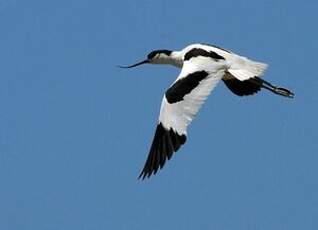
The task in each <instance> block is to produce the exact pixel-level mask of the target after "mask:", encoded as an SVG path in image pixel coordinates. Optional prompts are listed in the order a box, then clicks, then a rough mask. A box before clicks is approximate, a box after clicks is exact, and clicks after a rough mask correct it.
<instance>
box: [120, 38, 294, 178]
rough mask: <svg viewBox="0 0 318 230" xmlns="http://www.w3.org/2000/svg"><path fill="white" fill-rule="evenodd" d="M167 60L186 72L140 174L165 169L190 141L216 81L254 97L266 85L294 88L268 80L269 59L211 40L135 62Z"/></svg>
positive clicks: (173, 89) (278, 90) (282, 91)
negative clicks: (192, 125)
mask: <svg viewBox="0 0 318 230" xmlns="http://www.w3.org/2000/svg"><path fill="white" fill-rule="evenodd" d="M143 64H166V65H172V66H174V67H177V68H180V69H181V71H180V74H179V76H178V77H177V78H176V80H175V81H174V82H173V83H172V84H171V85H170V87H169V88H168V89H167V90H166V92H165V93H164V96H163V99H162V102H161V107H160V114H159V119H158V123H157V126H156V130H155V134H154V138H153V141H152V144H151V147H150V150H149V153H148V157H147V160H146V162H145V164H144V167H143V169H142V171H141V173H140V175H139V177H138V178H141V179H145V178H149V177H150V176H151V175H155V174H156V173H157V171H158V170H159V169H162V168H163V166H164V165H165V163H166V161H168V160H170V159H171V157H172V155H173V154H174V153H175V152H177V151H178V150H179V149H180V147H181V146H182V145H183V144H185V142H186V140H187V128H188V126H189V125H190V123H191V122H192V120H193V119H194V117H195V116H196V114H197V113H198V111H199V109H200V108H201V106H202V104H203V103H204V102H205V101H206V99H207V97H208V96H209V94H210V93H211V91H212V90H213V89H214V88H215V86H216V85H217V84H218V83H219V82H220V81H221V80H222V81H223V82H224V83H225V85H226V86H227V87H228V89H229V90H230V91H231V92H232V93H234V94H235V95H237V96H248V95H253V94H255V93H257V92H259V91H260V90H261V89H266V90H269V91H270V92H272V93H274V94H277V95H281V96H284V97H289V98H293V97H294V93H293V92H292V91H291V90H289V89H286V88H282V87H277V86H275V85H273V84H271V83H269V82H268V81H265V80H264V79H262V78H261V77H262V75H263V74H264V72H265V70H266V69H267V67H268V65H267V64H266V63H262V62H258V61H253V60H250V59H248V58H246V57H244V56H240V55H238V54H235V53H234V52H232V51H230V50H228V49H223V48H221V47H219V46H215V45H211V44H207V43H195V44H190V45H188V46H186V47H185V48H183V49H182V50H180V51H171V50H166V49H161V50H154V51H152V52H150V53H149V54H148V55H147V58H146V59H145V60H143V61H141V62H138V63H136V64H133V65H129V66H119V67H120V68H133V67H137V66H140V65H143Z"/></svg>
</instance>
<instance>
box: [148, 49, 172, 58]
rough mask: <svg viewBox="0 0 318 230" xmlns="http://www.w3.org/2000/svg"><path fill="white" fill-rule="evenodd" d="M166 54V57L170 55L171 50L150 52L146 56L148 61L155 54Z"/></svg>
mask: <svg viewBox="0 0 318 230" xmlns="http://www.w3.org/2000/svg"><path fill="white" fill-rule="evenodd" d="M162 53H163V54H166V55H168V56H169V55H170V54H171V53H172V51H171V50H154V51H152V52H150V53H149V54H148V56H147V58H148V60H150V59H153V58H154V57H155V56H156V55H157V54H162Z"/></svg>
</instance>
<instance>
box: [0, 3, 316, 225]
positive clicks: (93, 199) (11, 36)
mask: <svg viewBox="0 0 318 230" xmlns="http://www.w3.org/2000/svg"><path fill="white" fill-rule="evenodd" d="M317 10H318V3H317V1H314V0H308V1H305V2H302V3H300V2H299V1H287V0H286V1H276V0H268V1H251V0H245V1H243V0H241V1H216V2H215V1H208V0H206V1H195V2H194V1H168V0H164V1H150V0H140V1H120V0H118V1H88V0H76V1H75V0H73V1H71V0H63V1H62V0H56V1H40V0H38V1H37V0H30V1H21V0H2V1H0V28H1V33H0V39H1V40H0V41H1V42H0V51H1V52H0V61H1V68H0V74H1V77H0V104H1V109H0V127H1V128H0V182H1V189H0V229H6V230H20V229H30V230H37V229H39V230H43V229H52V230H53V229H54V230H56V229H59V230H64V229H67V230H72V229H74V230H75V229H76V230H78V229H89V230H94V229H98V230H99V229H123V230H125V229H129V230H134V229H136V230H142V229H152V230H156V229H226V230H231V229H244V230H246V229H260V230H261V229H288V230H293V229H295V230H296V229H306V230H310V229H317V228H318V180H317V175H318V167H317V165H318V142H317V141H318V133H317V128H318V127H317V116H318V95H317V92H318V78H317V73H316V70H315V67H316V66H317V64H318V62H317V55H316V53H317V52H316V51H317V48H318V45H317V40H318V36H317V29H315V28H316V27H317V25H316V22H317V19H318V18H317ZM193 42H208V43H212V44H216V45H219V46H222V47H225V48H228V49H231V50H233V51H234V52H237V53H239V54H241V55H244V56H248V57H250V58H252V59H254V60H259V61H264V62H267V63H268V64H269V69H268V71H267V73H266V76H265V78H266V80H268V81H270V82H272V83H274V84H277V85H280V86H283V87H287V88H290V89H292V90H293V91H294V92H295V95H296V96H295V98H294V99H288V98H283V97H278V96H276V95H273V94H271V93H269V92H265V91H262V92H261V93H259V94H258V95H256V96H253V97H244V98H240V97H237V96H235V95H233V94H232V93H231V92H230V91H229V90H227V89H226V87H225V86H224V84H220V85H218V87H217V88H216V89H215V91H213V92H212V94H211V96H210V98H209V100H208V101H207V103H206V104H205V105H204V107H203V108H202V110H201V111H200V113H199V114H198V116H197V118H196V119H195V121H194V122H193V123H192V125H191V127H190V128H189V136H188V141H187V144H186V145H184V146H183V148H182V149H180V151H179V152H178V153H177V154H176V155H175V156H174V157H173V159H172V160H171V161H169V162H168V164H166V166H165V167H164V170H162V171H160V173H159V174H157V175H156V176H155V177H152V178H151V179H149V180H145V181H139V180H137V176H138V174H139V172H140V170H141V169H142V166H143V164H144V161H145V159H146V156H147V154H148V149H149V146H150V143H151V141H152V138H153V134H154V128H155V126H156V122H157V117H158V112H159V107H160V102H161V98H162V95H163V92H164V91H165V90H166V89H167V87H168V86H169V85H170V84H171V83H172V82H173V81H174V79H175V77H176V76H177V75H178V70H177V69H174V68H172V67H169V66H143V67H140V68H136V69H132V70H123V69H119V68H117V67H116V66H117V65H119V64H123V65H124V64H131V63H134V62H135V61H139V60H142V59H143V58H144V57H145V55H146V54H147V53H148V52H149V51H151V50H153V49H162V48H165V49H172V50H178V49H181V48H183V47H184V46H186V45H188V44H190V43H193Z"/></svg>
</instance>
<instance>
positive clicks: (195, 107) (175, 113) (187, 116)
mask: <svg viewBox="0 0 318 230" xmlns="http://www.w3.org/2000/svg"><path fill="white" fill-rule="evenodd" d="M224 67H225V64H224V62H214V61H213V60H211V59H210V58H207V57H200V56H199V57H195V58H192V59H191V60H189V61H185V62H184V65H183V68H182V70H181V73H180V75H179V76H178V78H177V79H176V81H175V82H174V84H175V83H176V82H178V81H179V80H182V79H185V78H187V77H189V75H190V74H192V73H196V72H200V71H205V72H206V73H207V76H206V77H205V78H204V79H203V80H201V81H200V82H199V84H198V85H197V86H196V87H195V88H194V89H193V90H192V91H191V92H190V93H188V94H186V95H185V96H184V97H183V100H180V101H179V102H176V103H169V102H168V100H167V97H166V95H165V96H164V97H163V100H162V103H161V109H160V115H159V122H161V123H162V124H163V126H164V127H165V128H167V129H170V128H172V129H173V130H175V131H176V132H178V133H179V134H180V135H181V134H186V133H187V127H188V125H189V124H190V123H191V121H192V120H193V118H194V117H195V115H196V114H197V112H198V111H199V109H200V108H201V106H202V104H203V103H204V101H205V100H206V99H207V97H208V96H209V94H210V93H211V91H212V90H213V89H214V87H215V86H216V85H217V83H218V82H219V81H220V80H221V79H222V77H223V76H224V69H225V68H224ZM172 86H173V85H172Z"/></svg>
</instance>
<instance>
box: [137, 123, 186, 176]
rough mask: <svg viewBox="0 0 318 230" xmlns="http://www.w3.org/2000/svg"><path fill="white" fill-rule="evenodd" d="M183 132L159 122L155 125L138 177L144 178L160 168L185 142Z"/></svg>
mask: <svg viewBox="0 0 318 230" xmlns="http://www.w3.org/2000/svg"><path fill="white" fill-rule="evenodd" d="M186 139H187V137H186V135H185V134H182V135H180V134H178V133H177V132H176V131H174V130H173V129H172V128H170V129H169V130H168V129H166V128H165V127H164V126H163V125H162V124H161V123H159V124H158V125H157V128H156V132H155V136H154V139H153V142H152V145H151V148H150V152H149V155H148V158H147V160H146V163H145V166H144V168H143V170H142V171H141V173H140V175H139V177H138V179H141V180H144V179H145V178H149V177H150V176H151V175H155V174H156V173H157V172H158V170H159V169H162V168H163V166H164V165H165V163H166V161H167V160H170V159H171V157H172V154H173V153H174V152H176V151H178V149H179V148H180V146H181V145H183V144H184V143H185V142H186Z"/></svg>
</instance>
